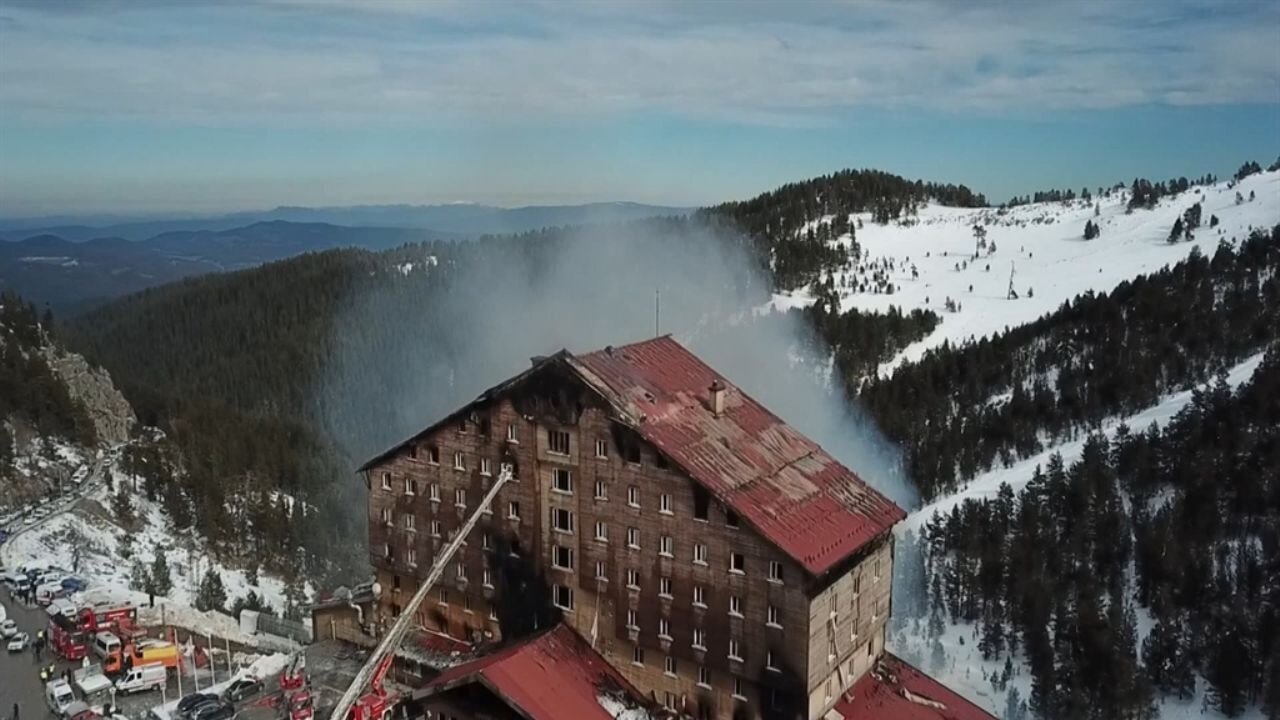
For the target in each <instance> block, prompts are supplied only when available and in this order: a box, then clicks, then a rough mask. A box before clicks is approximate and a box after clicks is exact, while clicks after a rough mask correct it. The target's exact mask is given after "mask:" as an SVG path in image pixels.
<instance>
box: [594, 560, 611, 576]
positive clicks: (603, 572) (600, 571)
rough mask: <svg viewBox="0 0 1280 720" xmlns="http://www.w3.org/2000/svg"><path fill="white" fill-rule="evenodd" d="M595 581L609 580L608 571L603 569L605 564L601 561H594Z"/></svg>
mask: <svg viewBox="0 0 1280 720" xmlns="http://www.w3.org/2000/svg"><path fill="white" fill-rule="evenodd" d="M596 579H597V580H608V579H609V572H608V570H606V569H605V563H604V561H603V560H597V561H596Z"/></svg>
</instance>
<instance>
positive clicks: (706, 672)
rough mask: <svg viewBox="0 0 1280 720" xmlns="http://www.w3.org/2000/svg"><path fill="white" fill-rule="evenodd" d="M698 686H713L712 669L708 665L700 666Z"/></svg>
mask: <svg viewBox="0 0 1280 720" xmlns="http://www.w3.org/2000/svg"><path fill="white" fill-rule="evenodd" d="M698 687H704V688H710V687H711V669H710V668H708V667H707V666H706V665H699V666H698Z"/></svg>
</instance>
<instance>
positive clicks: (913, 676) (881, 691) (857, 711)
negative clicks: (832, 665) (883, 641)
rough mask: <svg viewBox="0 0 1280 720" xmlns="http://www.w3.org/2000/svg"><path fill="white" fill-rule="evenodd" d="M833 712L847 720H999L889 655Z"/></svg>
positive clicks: (864, 676) (865, 676) (857, 684)
mask: <svg viewBox="0 0 1280 720" xmlns="http://www.w3.org/2000/svg"><path fill="white" fill-rule="evenodd" d="M833 711H834V712H835V713H838V715H839V717H840V718H843V720H882V719H883V718H894V720H996V717H995V715H992V714H991V713H988V712H987V711H986V710H983V709H982V708H980V707H978V706H977V705H974V704H973V703H971V702H969V701H968V700H965V699H964V698H963V697H961V696H960V695H959V694H957V693H956V692H954V691H952V690H950V689H949V688H947V687H946V686H945V685H943V684H942V683H940V682H938V681H937V680H934V679H933V678H931V677H929V676H928V675H925V674H924V673H923V672H921V671H920V670H917V669H916V668H914V667H912V666H911V665H910V664H908V663H906V662H905V661H903V660H901V659H900V658H897V657H895V656H893V655H891V654H889V653H885V655H884V657H883V659H882V660H881V661H880V662H879V663H877V664H876V666H875V668H873V669H872V670H871V672H868V673H867V674H866V675H863V676H862V678H861V679H860V680H858V682H856V683H854V685H853V688H852V689H851V690H850V691H849V692H848V693H846V694H845V697H844V699H842V700H841V701H840V702H839V703H837V704H836V706H835V708H834V710H833Z"/></svg>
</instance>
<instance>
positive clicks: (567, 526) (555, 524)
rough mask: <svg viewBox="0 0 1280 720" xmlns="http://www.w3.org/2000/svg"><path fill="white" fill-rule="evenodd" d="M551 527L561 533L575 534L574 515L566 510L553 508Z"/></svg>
mask: <svg viewBox="0 0 1280 720" xmlns="http://www.w3.org/2000/svg"><path fill="white" fill-rule="evenodd" d="M551 527H552V528H554V529H556V530H558V531H560V532H565V533H571V532H573V513H572V512H570V511H569V510H565V509H564V508H552V509H551Z"/></svg>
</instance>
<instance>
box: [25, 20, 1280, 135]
mask: <svg viewBox="0 0 1280 720" xmlns="http://www.w3.org/2000/svg"><path fill="white" fill-rule="evenodd" d="M46 8H57V9H56V10H48V9H46ZM0 14H3V15H5V16H7V17H9V18H11V20H10V21H9V22H6V23H3V24H0V46H3V47H4V52H3V53H0V108H2V109H0V117H4V116H7V117H9V118H11V119H12V118H17V119H26V120H31V121H45V120H49V119H60V118H70V119H76V118H79V117H84V116H87V115H92V116H97V117H101V116H106V117H126V118H144V119H148V120H153V121H159V122H179V123H193V122H194V123H203V124H215V125H218V124H239V123H263V122H268V123H272V122H279V123H297V122H304V121H305V122H318V123H328V122H335V121H337V122H340V121H343V120H347V119H354V120H357V121H360V122H368V121H371V120H380V121H387V122H403V121H408V122H422V121H424V120H425V121H428V122H439V123H449V122H453V123H469V122H473V121H474V120H476V119H478V118H479V119H486V120H489V121H494V120H499V121H501V120H504V119H510V120H514V121H519V122H540V121H551V122H554V121H556V120H558V119H563V118H567V117H586V118H594V117H605V118H608V117H618V116H628V115H637V114H657V115H666V116H673V117H682V118H694V119H710V120H717V121H726V120H727V121H731V122H735V123H745V124H824V123H828V122H831V121H833V119H835V118H837V117H839V116H840V115H841V114H842V113H847V112H851V111H856V110H857V109H859V108H921V109H926V110H942V111H961V112H993V113H994V112H1004V111H1010V110H1014V111H1044V110H1053V109H1095V108H1114V107H1123V106H1130V105H1142V104H1169V105H1202V104H1230V103H1255V102H1263V103H1275V102H1277V101H1278V100H1280V97H1277V90H1276V88H1277V87H1280V56H1277V54H1276V52H1275V28H1276V27H1277V25H1278V24H1280V4H1277V3H1274V2H1265V1H1258V2H1237V3H1218V4H1216V5H1215V6H1213V8H1212V9H1211V10H1206V9H1203V8H1202V6H1201V5H1200V4H1198V3H1192V2H1190V1H1189V0H1187V1H1182V2H1176V1H1175V2H1159V3H1156V2H1140V3H1113V2H1102V1H1101V0H1096V1H1095V0H1080V1H1078V2H1068V3H1062V2H1052V3H1050V2H1034V1H1032V2H1024V3H1012V2H1008V3H1006V2H999V1H996V0H988V1H978V2H965V3H957V2H943V1H940V0H914V1H904V2H885V1H881V0H875V1H872V2H847V3H830V4H817V3H814V4H808V3H785V4H736V5H732V6H730V5H726V4H722V3H716V4H708V5H694V6H688V5H685V4H675V3H633V2H619V3H521V4H500V3H496V2H494V3H439V4H437V3H407V2H396V1H393V0H372V1H370V2H360V3H355V2H343V1H341V0H260V1H259V2H256V3H237V4H228V5H219V4H208V3H198V2H168V3H165V2H158V1H155V0H151V1H148V2H138V3H123V2H120V3H110V2H109V3H81V2H71V3H30V2H0Z"/></svg>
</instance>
